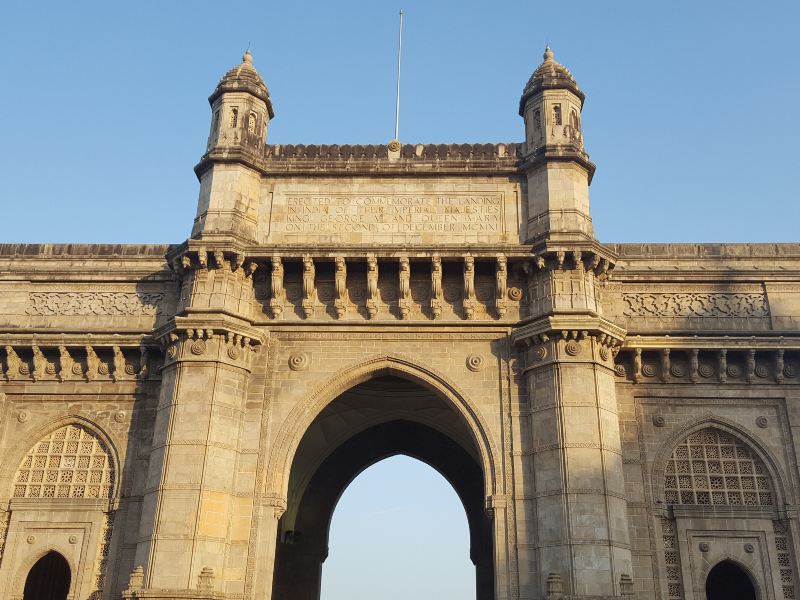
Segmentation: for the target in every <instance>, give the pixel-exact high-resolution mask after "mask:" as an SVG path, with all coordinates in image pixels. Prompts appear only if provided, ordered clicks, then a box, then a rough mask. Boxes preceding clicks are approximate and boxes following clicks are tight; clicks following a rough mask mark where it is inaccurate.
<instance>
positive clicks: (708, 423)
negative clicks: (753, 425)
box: [650, 415, 788, 510]
mask: <svg viewBox="0 0 800 600" xmlns="http://www.w3.org/2000/svg"><path fill="white" fill-rule="evenodd" d="M707 428H714V429H718V430H720V431H723V432H725V433H727V434H729V435H731V436H733V437H735V438H737V439H739V440H741V441H742V442H743V443H744V444H746V445H747V446H748V447H749V448H750V449H751V450H752V452H753V453H754V454H755V455H756V456H757V457H758V459H759V460H760V461H761V462H762V464H763V465H764V467H765V468H766V469H767V474H768V476H769V479H770V482H771V484H772V492H773V494H774V495H775V499H774V503H773V505H774V508H775V509H776V510H780V509H781V508H782V507H783V506H785V504H786V499H787V489H788V488H787V481H786V478H785V476H784V475H783V472H782V471H781V469H780V467H779V463H778V461H777V459H776V457H775V456H774V455H773V454H772V452H771V451H770V450H769V449H768V448H767V447H766V446H765V445H764V444H763V443H762V442H761V441H760V440H759V439H758V436H756V435H755V434H754V433H753V432H751V431H748V430H747V429H746V428H745V427H743V426H742V425H740V424H739V423H736V422H734V421H731V420H729V419H725V418H723V417H719V416H715V415H704V416H702V417H700V418H698V419H694V420H692V421H690V422H688V423H686V424H684V425H682V426H680V427H678V428H677V429H676V430H675V431H674V432H672V434H671V435H670V436H669V437H667V439H665V440H664V441H663V442H662V443H661V445H660V446H659V449H658V451H657V452H656V454H655V457H654V460H653V466H652V471H651V476H650V490H651V492H652V496H653V499H654V500H661V501H662V502H663V501H664V498H665V494H664V481H665V475H666V472H665V470H666V464H667V461H668V460H669V459H670V457H671V456H672V452H673V450H674V449H675V447H676V446H677V445H678V444H680V443H681V442H682V441H683V440H685V439H686V438H688V437H689V436H690V435H692V434H693V433H696V432H698V431H701V430H703V429H707Z"/></svg>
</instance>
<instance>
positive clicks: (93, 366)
mask: <svg viewBox="0 0 800 600" xmlns="http://www.w3.org/2000/svg"><path fill="white" fill-rule="evenodd" d="M85 348H86V372H85V373H84V375H85V376H86V381H92V380H93V379H95V378H96V377H97V373H98V370H99V369H100V359H99V358H98V357H97V353H96V352H95V351H94V348H92V347H91V346H86V347H85Z"/></svg>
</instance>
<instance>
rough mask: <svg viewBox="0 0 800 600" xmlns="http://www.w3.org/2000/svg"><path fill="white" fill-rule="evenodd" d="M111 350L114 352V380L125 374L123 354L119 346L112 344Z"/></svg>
mask: <svg viewBox="0 0 800 600" xmlns="http://www.w3.org/2000/svg"><path fill="white" fill-rule="evenodd" d="M112 352H113V353H114V381H119V380H120V379H123V378H124V377H125V375H126V373H125V355H124V354H123V353H122V350H120V347H119V346H114V347H113V348H112Z"/></svg>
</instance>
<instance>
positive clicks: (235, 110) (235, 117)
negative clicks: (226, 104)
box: [230, 106, 239, 127]
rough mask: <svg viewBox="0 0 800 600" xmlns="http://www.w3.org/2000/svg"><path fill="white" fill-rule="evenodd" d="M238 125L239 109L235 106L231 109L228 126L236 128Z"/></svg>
mask: <svg viewBox="0 0 800 600" xmlns="http://www.w3.org/2000/svg"><path fill="white" fill-rule="evenodd" d="M238 124H239V109H238V108H236V107H235V106H234V107H233V108H231V119H230V126H231V127H236V126H237V125H238Z"/></svg>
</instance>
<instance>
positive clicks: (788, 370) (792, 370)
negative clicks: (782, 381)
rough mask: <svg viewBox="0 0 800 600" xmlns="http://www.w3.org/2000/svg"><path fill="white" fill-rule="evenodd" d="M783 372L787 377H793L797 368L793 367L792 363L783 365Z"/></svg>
mask: <svg viewBox="0 0 800 600" xmlns="http://www.w3.org/2000/svg"><path fill="white" fill-rule="evenodd" d="M783 374H784V376H786V377H788V378H789V379H794V378H795V377H797V369H796V368H795V366H794V365H786V366H785V367H783Z"/></svg>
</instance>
